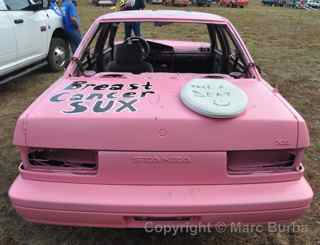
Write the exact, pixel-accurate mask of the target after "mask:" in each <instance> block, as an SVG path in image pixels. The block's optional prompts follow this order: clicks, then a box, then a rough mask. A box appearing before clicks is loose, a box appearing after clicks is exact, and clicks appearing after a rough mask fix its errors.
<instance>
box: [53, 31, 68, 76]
mask: <svg viewBox="0 0 320 245" xmlns="http://www.w3.org/2000/svg"><path fill="white" fill-rule="evenodd" d="M69 58H70V52H69V46H68V43H67V42H66V41H65V40H63V39H62V38H59V37H53V38H52V40H51V43H50V50H49V54H48V64H49V69H50V70H51V71H53V72H58V71H62V70H63V69H64V68H65V67H66V65H67V64H68V62H69Z"/></svg>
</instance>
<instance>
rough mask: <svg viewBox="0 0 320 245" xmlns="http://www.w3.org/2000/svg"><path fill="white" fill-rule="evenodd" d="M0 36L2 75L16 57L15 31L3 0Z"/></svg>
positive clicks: (0, 66)
mask: <svg viewBox="0 0 320 245" xmlns="http://www.w3.org/2000/svg"><path fill="white" fill-rule="evenodd" d="M0 37H1V38H0V50H1V52H0V76H3V75H5V74H6V73H8V72H9V71H10V68H12V66H13V63H14V62H15V61H16V58H17V57H16V55H17V54H16V46H17V43H16V37H15V32H14V29H13V24H12V23H11V21H10V20H9V19H8V13H7V11H6V6H5V4H4V2H3V0H0Z"/></svg>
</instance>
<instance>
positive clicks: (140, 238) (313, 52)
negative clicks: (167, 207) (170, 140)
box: [0, 0, 320, 245]
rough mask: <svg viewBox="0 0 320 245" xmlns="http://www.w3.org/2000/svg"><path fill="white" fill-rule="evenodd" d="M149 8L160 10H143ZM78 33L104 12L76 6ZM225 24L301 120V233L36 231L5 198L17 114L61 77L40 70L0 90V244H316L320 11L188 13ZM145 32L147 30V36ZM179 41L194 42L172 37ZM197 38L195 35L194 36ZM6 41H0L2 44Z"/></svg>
mask: <svg viewBox="0 0 320 245" xmlns="http://www.w3.org/2000/svg"><path fill="white" fill-rule="evenodd" d="M147 8H149V9H150V8H154V9H155V8H163V7H162V6H160V5H153V6H150V5H148V6H147ZM79 9H80V15H81V20H82V30H83V31H85V30H86V29H87V28H88V26H89V25H90V23H91V22H92V21H93V20H94V19H95V18H96V17H97V16H99V15H101V14H103V13H106V12H108V11H109V9H108V8H103V7H95V6H92V5H89V4H88V2H87V1H85V0H82V1H81V0H80V6H79ZM187 9H193V10H197V11H205V12H211V13H216V14H219V15H222V16H225V17H227V18H229V19H230V20H231V21H232V22H233V23H234V25H235V26H236V28H237V29H238V30H239V31H240V33H241V35H242V37H243V39H244V40H245V42H246V44H247V46H248V48H249V50H250V52H251V54H252V55H253V57H254V59H255V61H256V63H257V64H258V65H259V66H260V67H261V69H262V72H263V75H264V77H265V79H266V80H267V81H269V82H270V83H272V84H273V85H274V86H277V87H278V88H279V90H280V92H281V93H282V94H283V95H284V96H285V97H286V98H287V100H288V101H289V102H290V103H291V104H292V105H293V106H294V107H295V108H296V109H297V110H298V111H299V112H300V113H301V114H302V115H303V117H304V118H305V119H306V121H307V123H308V126H309V129H310V135H311V144H312V145H311V147H310V148H309V149H308V151H307V153H306V156H305V161H304V165H305V168H306V170H305V175H306V178H307V179H308V181H309V182H310V183H311V185H312V188H313V190H314V192H315V197H314V201H313V203H312V206H311V208H310V209H309V210H308V211H307V212H306V214H305V215H304V217H303V218H301V219H299V220H298V221H297V222H295V223H294V224H295V225H298V226H300V227H303V229H302V231H301V230H299V231H280V230H278V231H277V232H272V231H267V229H266V228H264V229H263V230H262V231H253V232H231V231H230V230H227V231H226V232H223V233H219V232H213V233H200V234H197V235H190V234H187V233H179V234H178V235H176V236H173V235H167V236H164V235H163V234H157V233H145V232H144V231H143V230H135V229H133V230H119V229H97V228H75V227H60V226H47V225H36V224H31V223H28V222H26V221H24V220H22V219H21V218H20V217H19V216H18V215H17V214H16V213H15V211H14V209H13V208H12V207H11V205H10V202H9V200H8V195H7V191H8V188H9V186H10V184H11V183H12V181H13V180H14V178H15V177H16V175H17V173H18V172H17V166H18V163H19V155H18V152H17V151H16V149H15V147H14V146H13V145H12V135H13V130H14V127H15V122H16V119H17V117H18V116H19V114H20V113H21V112H22V111H24V110H25V109H26V108H27V107H28V105H29V104H30V103H31V102H32V101H33V100H34V99H35V98H36V97H37V96H39V95H40V94H41V93H42V92H43V91H44V90H45V89H46V88H47V87H48V86H49V85H50V84H51V83H52V82H54V81H55V80H56V79H57V78H58V77H59V76H60V75H61V74H50V73H48V72H47V71H46V70H45V69H43V70H40V71H37V72H34V73H32V74H29V75H27V76H24V77H23V78H20V79H17V80H15V81H12V82H10V83H8V84H5V85H3V86H0V108H1V109H0V169H1V171H0V245H13V244H32V245H46V244H64V245H67V244H70V245H77V244H108V245H109V244H110V245H111V244H176V245H178V244H292V245H293V244H297V245H300V244H310V245H315V244H320V238H319V235H320V196H319V190H320V168H319V164H320V11H318V12H317V11H314V12H313V11H304V10H297V9H287V8H280V7H264V6H262V5H261V3H260V2H255V1H251V2H250V5H249V7H248V8H244V9H229V8H219V7H216V6H212V7H188V8H187ZM146 31H150V30H146ZM176 33H177V38H178V37H179V38H181V39H183V38H184V37H185V36H186V35H188V36H190V35H191V36H192V35H195V33H194V32H193V30H183V29H182V30H176ZM197 35H199V34H197ZM200 35H201V34H200ZM1 38H4V37H1Z"/></svg>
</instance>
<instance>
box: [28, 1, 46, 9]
mask: <svg viewBox="0 0 320 245" xmlns="http://www.w3.org/2000/svg"><path fill="white" fill-rule="evenodd" d="M28 9H29V10H31V11H39V10H42V9H43V0H30V7H29V8H28Z"/></svg>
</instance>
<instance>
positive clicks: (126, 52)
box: [115, 42, 143, 64]
mask: <svg viewBox="0 0 320 245" xmlns="http://www.w3.org/2000/svg"><path fill="white" fill-rule="evenodd" d="M115 61H116V62H117V63H118V64H134V63H140V62H142V61H143V52H142V50H141V46H140V44H139V43H137V42H133V43H122V44H119V45H117V46H116V49H115Z"/></svg>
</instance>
